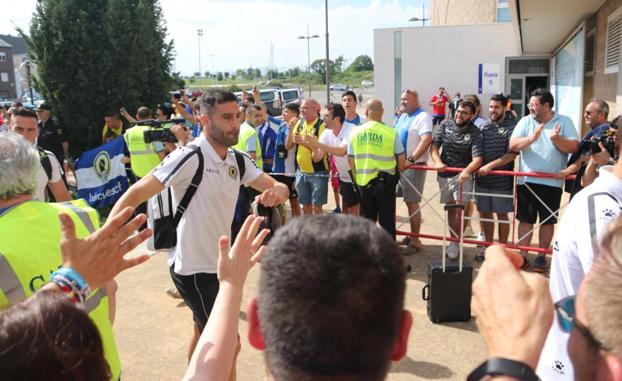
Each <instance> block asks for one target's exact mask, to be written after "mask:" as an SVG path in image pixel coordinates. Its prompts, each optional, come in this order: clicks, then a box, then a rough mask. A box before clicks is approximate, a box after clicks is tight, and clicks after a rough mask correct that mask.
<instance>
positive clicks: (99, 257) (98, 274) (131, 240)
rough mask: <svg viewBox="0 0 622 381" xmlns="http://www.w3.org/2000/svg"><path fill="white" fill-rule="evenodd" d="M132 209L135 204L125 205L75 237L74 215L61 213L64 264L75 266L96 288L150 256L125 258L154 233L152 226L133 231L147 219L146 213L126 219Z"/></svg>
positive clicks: (61, 243)
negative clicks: (94, 229)
mask: <svg viewBox="0 0 622 381" xmlns="http://www.w3.org/2000/svg"><path fill="white" fill-rule="evenodd" d="M132 213H134V209H133V208H129V207H128V208H125V209H124V210H123V211H121V213H119V214H117V215H116V216H114V217H111V218H109V219H108V221H107V222H106V224H105V225H104V226H102V227H101V228H100V229H99V230H97V231H96V232H94V233H91V234H89V235H88V236H86V237H84V238H81V239H79V238H77V237H76V227H75V225H74V223H73V220H72V219H71V217H69V216H68V215H67V214H65V213H61V214H60V215H59V216H58V219H59V220H60V225H61V241H60V250H61V254H62V257H63V266H65V267H72V268H73V269H74V270H76V271H77V272H78V273H79V274H80V275H82V277H83V278H84V279H85V280H86V282H87V283H88V284H89V286H90V287H91V289H93V290H94V289H96V288H98V287H101V286H102V285H103V284H104V283H106V282H107V281H109V280H111V279H114V277H115V276H117V275H118V274H119V273H120V272H122V271H125V270H127V269H129V268H131V267H134V266H136V265H139V264H141V263H143V262H145V261H146V260H148V259H149V256H148V255H147V254H142V255H139V256H136V257H133V258H131V259H125V258H123V256H124V255H125V254H127V253H128V252H130V251H131V250H132V249H134V248H135V247H136V246H138V245H139V244H140V243H141V242H143V241H144V240H145V239H147V238H149V236H151V229H145V230H143V231H141V232H140V233H138V234H134V231H135V230H136V229H138V228H139V227H140V226H141V225H142V224H143V223H145V221H146V220H147V217H146V216H145V215H144V214H139V215H138V216H136V217H134V218H133V219H132V220H131V221H130V222H128V223H125V221H127V220H128V219H129V218H130V216H131V215H132Z"/></svg>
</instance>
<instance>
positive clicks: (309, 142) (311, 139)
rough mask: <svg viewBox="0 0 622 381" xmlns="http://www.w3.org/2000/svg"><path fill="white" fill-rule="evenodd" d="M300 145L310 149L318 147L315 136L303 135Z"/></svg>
mask: <svg viewBox="0 0 622 381" xmlns="http://www.w3.org/2000/svg"><path fill="white" fill-rule="evenodd" d="M302 143H303V144H304V145H306V146H308V147H310V148H312V149H316V148H317V147H318V144H317V143H318V142H317V137H316V136H315V135H305V136H304V137H303V138H302Z"/></svg>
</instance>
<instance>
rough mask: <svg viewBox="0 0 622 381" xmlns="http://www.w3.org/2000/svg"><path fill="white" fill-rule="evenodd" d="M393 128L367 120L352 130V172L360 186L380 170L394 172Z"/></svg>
mask: <svg viewBox="0 0 622 381" xmlns="http://www.w3.org/2000/svg"><path fill="white" fill-rule="evenodd" d="M395 138H396V131H395V129H393V128H391V127H389V126H386V125H384V124H382V123H380V122H376V121H369V122H367V123H365V124H363V125H362V126H359V127H357V128H355V129H353V130H352V135H351V137H350V139H351V143H352V152H353V154H354V166H355V169H356V173H355V174H354V176H355V179H356V183H357V184H358V185H360V186H365V185H367V184H369V182H370V181H372V180H373V179H375V178H376V177H378V174H379V173H380V172H387V173H389V174H395V166H396V160H395Z"/></svg>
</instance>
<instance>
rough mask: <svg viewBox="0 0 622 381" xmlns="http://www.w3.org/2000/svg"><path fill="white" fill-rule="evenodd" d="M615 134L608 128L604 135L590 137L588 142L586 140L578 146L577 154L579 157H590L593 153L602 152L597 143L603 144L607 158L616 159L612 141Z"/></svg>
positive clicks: (614, 145) (614, 146)
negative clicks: (607, 154)
mask: <svg viewBox="0 0 622 381" xmlns="http://www.w3.org/2000/svg"><path fill="white" fill-rule="evenodd" d="M615 134H616V130H614V129H612V128H610V129H608V130H607V132H605V133H604V134H602V135H600V136H592V137H591V138H590V140H586V141H584V142H582V143H581V145H580V146H579V152H581V155H585V156H590V155H593V154H595V153H599V152H601V151H602V150H601V149H600V145H598V143H603V145H604V146H605V148H606V149H607V152H609V156H611V157H617V156H618V155H617V152H616V143H615V140H614V136H615Z"/></svg>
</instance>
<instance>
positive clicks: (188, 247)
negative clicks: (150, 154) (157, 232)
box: [151, 135, 263, 275]
mask: <svg viewBox="0 0 622 381" xmlns="http://www.w3.org/2000/svg"><path fill="white" fill-rule="evenodd" d="M192 145H194V146H199V147H200V148H201V154H202V155H203V159H204V163H203V179H202V181H201V183H200V184H199V187H198V189H197V191H196V193H195V194H194V197H193V198H192V200H191V201H190V204H189V205H188V208H187V209H186V212H185V213H184V215H183V217H182V218H181V221H180V222H179V225H178V226H177V246H175V247H174V248H173V251H172V254H173V256H174V261H175V267H174V270H175V272H176V273H177V274H180V275H192V274H196V273H201V272H202V273H210V274H215V273H216V263H217V261H218V239H219V238H220V236H222V235H227V236H231V221H233V215H234V212H235V205H236V202H237V199H238V190H239V187H240V178H239V177H240V176H239V171H238V166H237V162H236V160H235V154H234V153H233V150H231V149H230V150H229V151H228V152H227V156H226V157H225V160H222V159H221V158H220V156H218V154H217V153H216V151H214V149H213V148H212V145H211V144H210V143H209V142H208V141H207V140H206V138H205V137H204V136H203V135H201V136H199V137H198V138H196V139H195V140H194V141H193V142H192ZM190 152H191V149H190V148H187V147H180V148H178V149H176V150H175V151H173V152H172V153H170V154H169V155H168V156H167V157H166V158H165V159H164V160H163V161H162V163H161V164H160V165H159V166H157V167H156V168H155V169H154V170H153V171H152V172H151V174H152V175H153V176H155V177H156V179H158V180H159V181H160V182H161V183H162V184H164V186H165V187H172V197H173V207H174V209H175V208H177V205H178V204H179V202H180V201H181V198H182V197H183V196H184V194H185V192H186V189H187V188H188V185H189V184H190V181H191V180H192V177H193V176H194V173H195V172H196V169H197V166H198V164H199V160H198V157H197V155H192V156H190V158H188V159H186V157H187V156H188V155H189V154H190ZM244 162H245V167H246V168H245V172H244V177H243V178H242V183H243V184H244V185H248V184H250V183H251V182H253V181H254V180H255V179H256V178H257V177H258V176H259V175H260V174H262V173H263V172H262V171H261V169H259V168H257V167H256V166H255V164H254V163H253V161H252V160H251V159H250V157H248V156H246V155H244Z"/></svg>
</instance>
